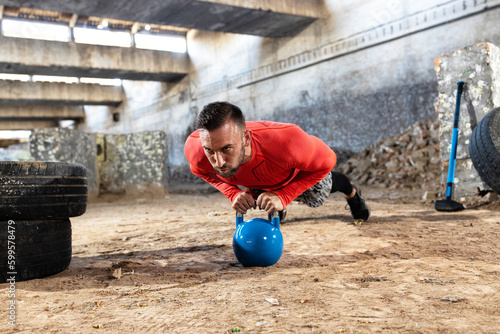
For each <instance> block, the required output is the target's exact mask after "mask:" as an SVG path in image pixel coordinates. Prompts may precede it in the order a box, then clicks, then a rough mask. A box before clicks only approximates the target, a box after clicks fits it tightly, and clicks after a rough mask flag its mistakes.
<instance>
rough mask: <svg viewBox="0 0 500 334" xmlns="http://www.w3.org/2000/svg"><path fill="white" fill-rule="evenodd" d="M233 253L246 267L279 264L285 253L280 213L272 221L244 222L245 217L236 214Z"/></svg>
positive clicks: (256, 219) (254, 220)
mask: <svg viewBox="0 0 500 334" xmlns="http://www.w3.org/2000/svg"><path fill="white" fill-rule="evenodd" d="M233 251H234V255H236V258H237V259H238V261H239V262H240V263H241V264H242V265H243V266H244V267H268V266H272V265H273V264H275V263H276V262H278V260H279V259H280V257H281V254H282V253H283V235H282V234H281V232H280V218H279V215H278V212H275V213H274V214H273V216H272V220H271V221H269V220H267V219H261V218H254V219H250V220H247V221H243V215H242V214H241V213H239V212H236V232H235V233H234V237H233Z"/></svg>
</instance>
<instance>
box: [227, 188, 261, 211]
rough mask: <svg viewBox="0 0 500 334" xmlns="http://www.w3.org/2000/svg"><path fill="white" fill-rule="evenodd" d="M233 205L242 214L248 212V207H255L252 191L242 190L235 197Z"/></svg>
mask: <svg viewBox="0 0 500 334" xmlns="http://www.w3.org/2000/svg"><path fill="white" fill-rule="evenodd" d="M231 207H232V208H233V210H236V211H238V212H239V213H241V214H246V213H247V210H248V209H255V208H256V205H255V200H254V199H253V196H252V193H251V192H248V191H242V192H240V193H239V194H238V195H237V196H236V198H235V199H234V201H233V205H232V206H231Z"/></svg>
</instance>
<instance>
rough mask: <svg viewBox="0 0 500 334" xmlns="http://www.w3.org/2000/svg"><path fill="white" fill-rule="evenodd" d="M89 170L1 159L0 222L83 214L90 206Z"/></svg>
mask: <svg viewBox="0 0 500 334" xmlns="http://www.w3.org/2000/svg"><path fill="white" fill-rule="evenodd" d="M87 192H88V190H87V170H86V168H85V166H83V165H81V164H76V163H64V162H33V161H29V162H25V161H22V162H21V161H15V162H12V161H7V162H5V161H4V162H0V221H7V220H9V219H20V220H27V219H51V218H69V217H76V216H80V215H82V214H83V213H85V211H86V209H87Z"/></svg>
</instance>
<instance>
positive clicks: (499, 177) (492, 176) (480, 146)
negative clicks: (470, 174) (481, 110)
mask: <svg viewBox="0 0 500 334" xmlns="http://www.w3.org/2000/svg"><path fill="white" fill-rule="evenodd" d="M469 154H470V158H471V160H472V163H473V164H474V167H475V168H476V171H477V173H478V174H479V176H480V177H481V179H482V180H483V181H484V182H485V183H486V184H487V185H488V186H489V187H490V188H491V189H493V190H494V191H495V192H496V193H497V194H500V108H497V109H494V110H492V111H490V112H489V113H488V114H487V115H486V116H485V117H484V118H483V119H482V120H481V121H480V122H479V123H478V125H477V126H476V127H475V128H474V131H473V132H472V136H471V139H470V142H469Z"/></svg>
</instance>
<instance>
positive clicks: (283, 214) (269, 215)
mask: <svg viewBox="0 0 500 334" xmlns="http://www.w3.org/2000/svg"><path fill="white" fill-rule="evenodd" d="M278 215H279V217H280V223H282V222H283V221H284V220H285V218H286V209H284V210H283V211H278ZM267 219H268V220H272V219H273V215H271V214H268V215H267Z"/></svg>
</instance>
